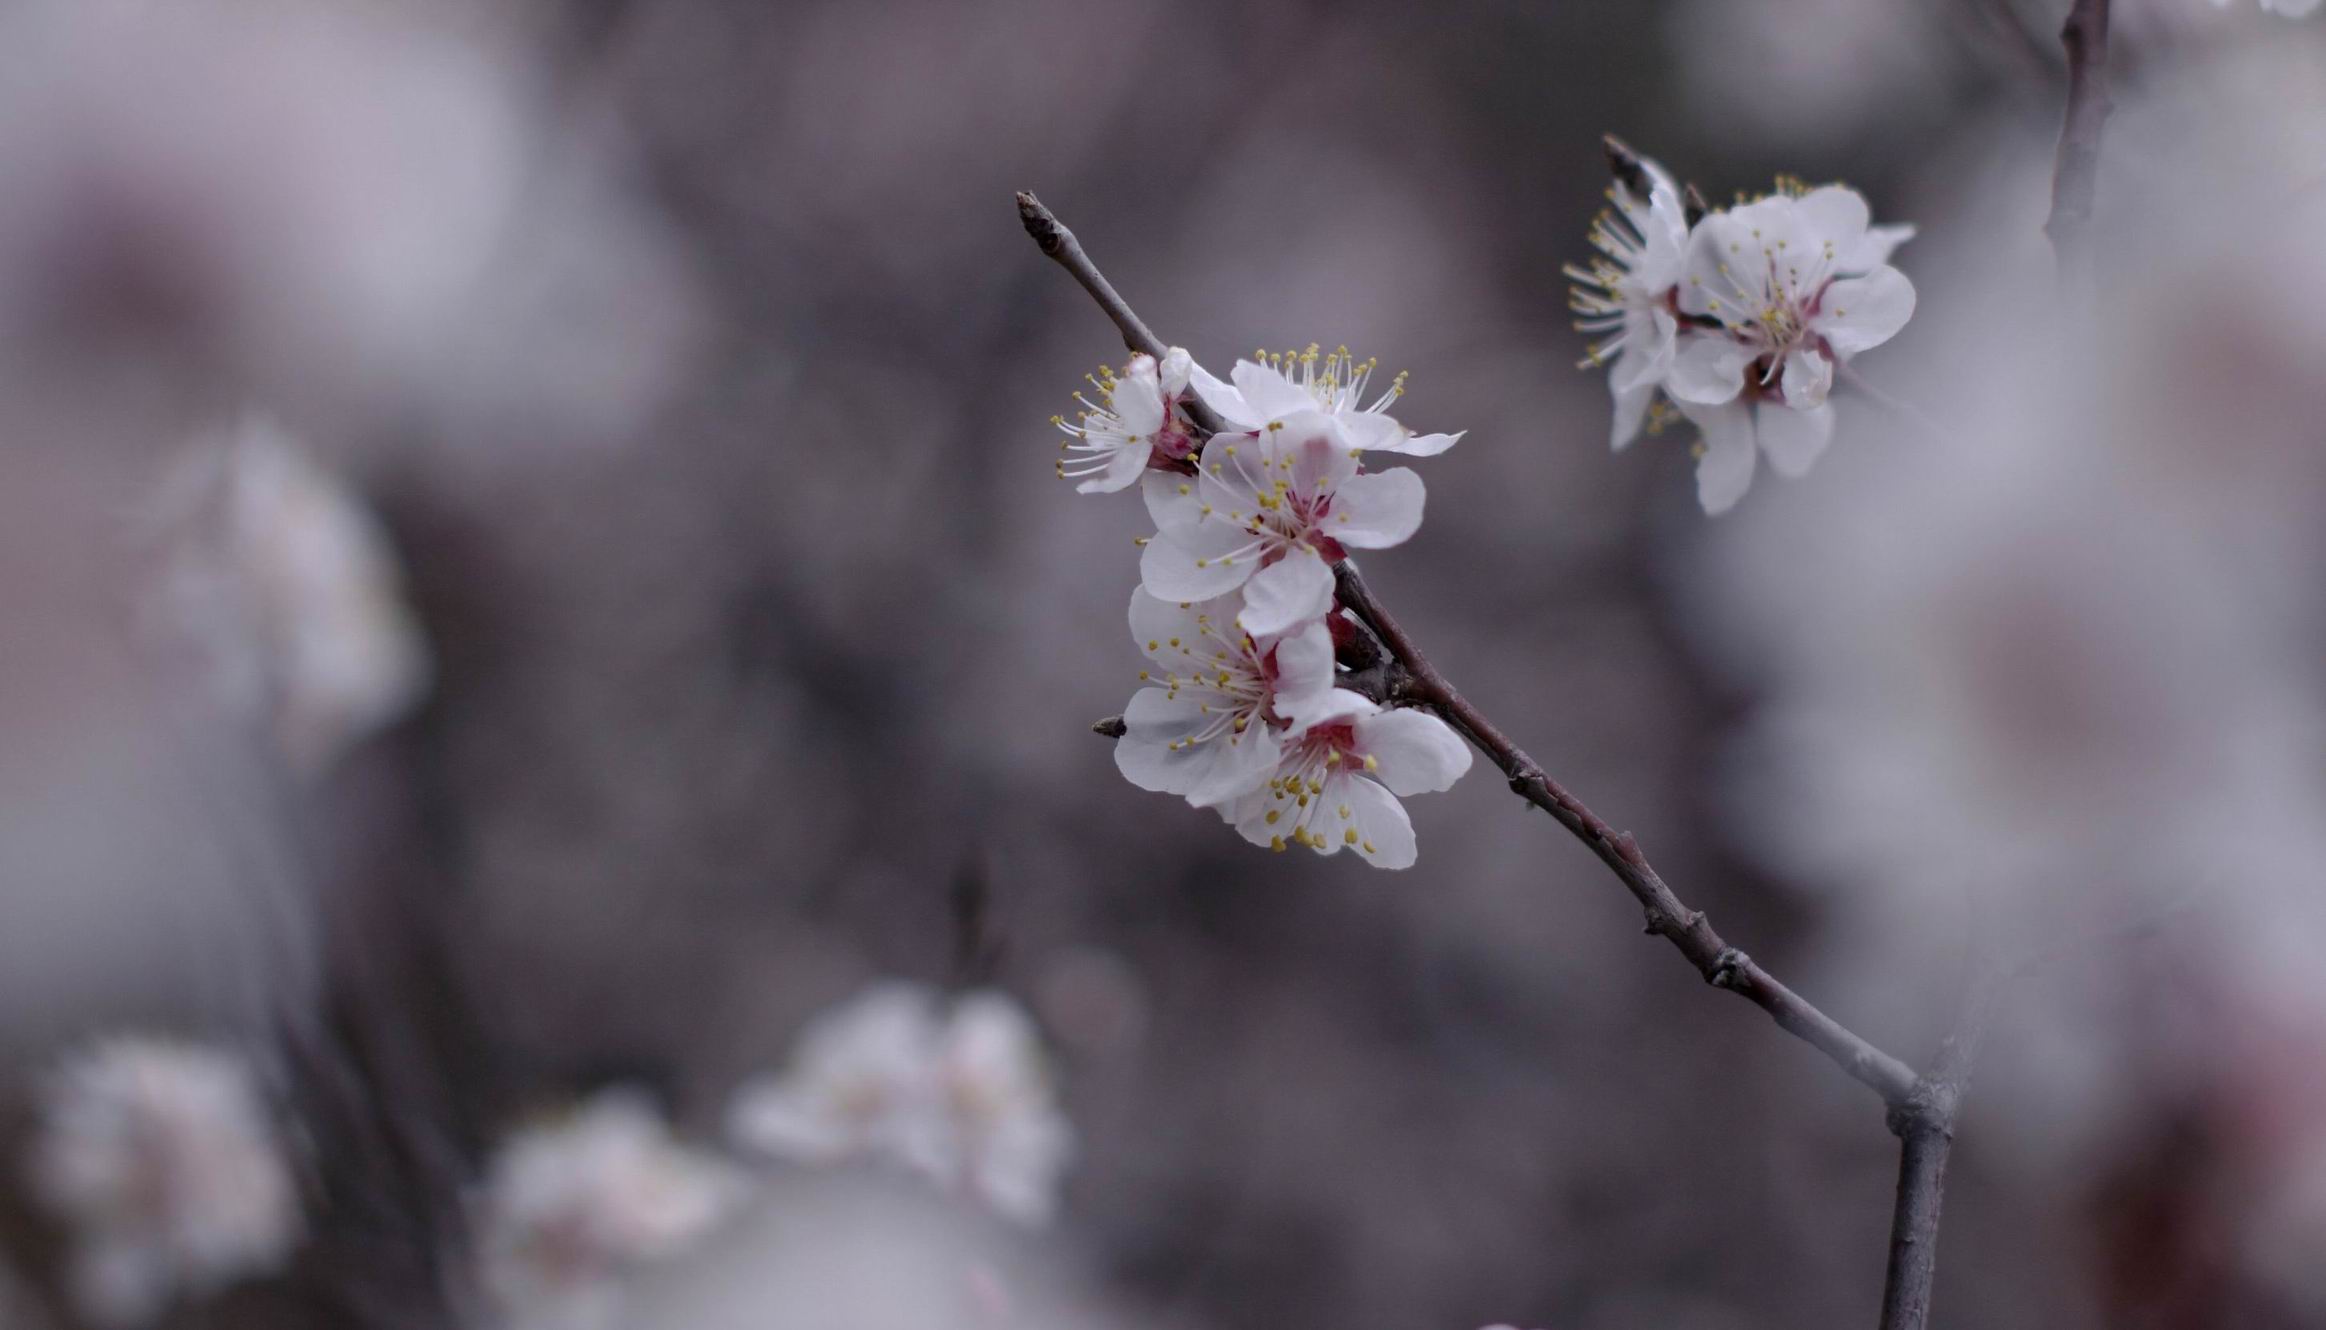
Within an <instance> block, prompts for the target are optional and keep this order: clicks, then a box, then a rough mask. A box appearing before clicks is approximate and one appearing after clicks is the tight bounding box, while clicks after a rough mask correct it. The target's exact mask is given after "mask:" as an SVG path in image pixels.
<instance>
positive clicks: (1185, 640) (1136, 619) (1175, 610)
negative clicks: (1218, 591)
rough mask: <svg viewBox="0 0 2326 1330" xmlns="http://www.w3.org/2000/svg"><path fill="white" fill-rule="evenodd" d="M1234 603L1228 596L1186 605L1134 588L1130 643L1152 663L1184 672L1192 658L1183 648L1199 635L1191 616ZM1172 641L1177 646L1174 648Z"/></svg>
mask: <svg viewBox="0 0 2326 1330" xmlns="http://www.w3.org/2000/svg"><path fill="white" fill-rule="evenodd" d="M1235 604H1236V601H1235V600H1234V599H1233V598H1232V597H1224V596H1223V597H1221V598H1220V599H1219V600H1217V601H1203V602H1198V603H1195V604H1186V603H1183V602H1180V601H1176V600H1159V599H1157V598H1156V597H1154V596H1152V595H1149V594H1148V592H1147V589H1146V588H1145V587H1135V588H1133V589H1132V591H1131V606H1130V616H1129V617H1130V621H1131V640H1132V641H1133V642H1136V643H1137V644H1138V646H1139V650H1141V651H1144V652H1146V653H1147V658H1148V659H1150V660H1152V661H1154V662H1155V663H1156V664H1158V665H1162V666H1164V667H1166V668H1169V669H1185V668H1187V667H1188V661H1189V660H1190V659H1192V656H1191V655H1190V653H1189V652H1188V651H1187V650H1186V647H1187V645H1189V644H1191V643H1192V642H1193V641H1195V640H1196V639H1198V638H1200V637H1201V636H1202V632H1201V629H1200V628H1199V627H1198V626H1197V624H1196V620H1195V616H1196V615H1197V614H1199V613H1207V612H1211V608H1212V607H1213V606H1215V605H1227V606H1231V607H1233V606H1234V605H1235ZM1228 612H1229V614H1231V615H1232V614H1234V613H1235V611H1234V609H1233V608H1231V609H1230V610H1229V611H1228ZM1174 639H1176V640H1177V642H1178V643H1179V644H1180V645H1178V646H1174V645H1173V641H1174Z"/></svg>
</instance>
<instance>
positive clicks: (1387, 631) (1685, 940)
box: [1017, 192, 1920, 1108]
mask: <svg viewBox="0 0 2326 1330" xmlns="http://www.w3.org/2000/svg"><path fill="white" fill-rule="evenodd" d="M1017 198H1018V214H1019V217H1020V219H1021V220H1022V221H1023V222H1024V224H1025V227H1026V232H1027V234H1028V235H1030V236H1032V237H1033V239H1034V241H1035V243H1036V244H1037V245H1039V246H1040V247H1041V249H1042V252H1043V253H1045V254H1047V255H1049V256H1050V257H1051V258H1053V259H1055V260H1057V261H1058V263H1059V265H1060V266H1062V267H1064V268H1065V269H1066V270H1067V271H1068V272H1070V273H1072V274H1073V275H1074V278H1075V280H1076V281H1078V282H1080V283H1081V284H1082V286H1083V289H1085V290H1087V291H1089V292H1090V293H1091V296H1092V297H1093V298H1094V299H1095V300H1097V302H1098V304H1099V308H1100V309H1102V310H1103V311H1105V313H1106V315H1107V317H1108V318H1110V319H1111V320H1113V321H1114V324H1115V327H1116V328H1117V329H1118V330H1120V331H1121V333H1122V335H1123V340H1124V342H1125V344H1126V345H1128V346H1129V347H1130V348H1131V349H1132V350H1134V351H1139V352H1143V353H1145V354H1147V355H1149V356H1154V357H1156V358H1158V359H1160V358H1162V357H1163V356H1164V355H1165V354H1166V351H1167V348H1165V347H1164V345H1163V344H1162V343H1161V342H1160V341H1158V340H1157V339H1156V337H1155V335H1154V333H1153V332H1151V331H1150V330H1149V329H1148V328H1147V325H1146V324H1145V323H1144V322H1142V321H1141V320H1140V319H1139V317H1138V315H1137V314H1136V313H1134V312H1133V311H1132V310H1131V308H1130V306H1129V304H1128V303H1127V302H1125V301H1124V300H1123V298H1122V296H1121V295H1120V294H1119V293H1118V292H1117V291H1116V290H1115V289H1114V285H1113V284H1112V283H1111V282H1109V281H1107V279H1106V277H1105V276H1104V275H1103V274H1102V273H1100V272H1099V270H1098V268H1097V265H1095V264H1094V263H1092V262H1091V259H1090V256H1089V255H1088V254H1086V253H1085V252H1084V251H1083V249H1082V246H1081V245H1080V244H1079V243H1077V242H1076V241H1075V239H1074V233H1073V232H1071V231H1069V230H1068V229H1067V228H1066V227H1065V225H1064V224H1063V223H1061V222H1059V220H1058V219H1057V217H1056V216H1055V215H1054V214H1052V213H1051V212H1050V210H1049V209H1048V208H1045V207H1043V206H1042V204H1041V202H1040V201H1039V200H1037V199H1036V198H1035V197H1034V196H1033V195H1032V194H1029V193H1023V192H1021V193H1019V195H1018V196H1017ZM1192 405H1200V404H1192ZM1197 423H1198V424H1199V425H1205V427H1206V428H1210V427H1211V426H1210V425H1207V424H1206V423H1205V422H1204V421H1203V420H1202V419H1201V418H1200V417H1198V419H1197ZM1333 577H1334V583H1335V589H1336V595H1337V599H1338V601H1339V603H1340V604H1341V606H1342V607H1344V608H1345V609H1347V610H1348V611H1349V613H1350V614H1352V615H1354V616H1355V617H1356V619H1357V620H1358V621H1359V622H1360V623H1362V624H1363V625H1364V626H1365V627H1366V629H1368V630H1369V631H1370V632H1371V633H1372V634H1373V636H1374V637H1375V638H1376V639H1378V641H1379V643H1380V645H1381V646H1382V647H1383V648H1385V649H1386V652H1387V657H1388V658H1387V660H1386V661H1384V662H1381V663H1380V665H1379V666H1378V667H1377V668H1378V669H1379V671H1380V672H1379V674H1378V676H1377V677H1378V679H1379V682H1378V684H1377V685H1376V686H1377V687H1378V688H1379V689H1380V690H1381V692H1382V695H1383V696H1382V697H1381V699H1379V700H1384V701H1387V702H1389V703H1390V704H1392V705H1403V706H1408V707H1419V708H1423V709H1426V710H1427V711H1429V712H1431V713H1433V714H1435V715H1437V716H1438V717H1439V718H1440V719H1442V720H1444V721H1445V722H1447V723H1448V724H1450V725H1452V726H1453V727H1454V728H1455V729H1456V730H1457V731H1459V732H1460V733H1461V734H1462V735H1463V737H1465V738H1466V739H1468V740H1469V741H1470V743H1471V744H1473V745H1474V746H1476V748H1477V749H1478V750H1479V751H1480V752H1482V753H1484V754H1485V755H1486V756H1487V757H1488V758H1489V759H1491V760H1492V761H1493V762H1494V764H1495V765H1496V766H1497V767H1499V768H1500V769H1501V770H1502V773H1503V775H1504V776H1505V777H1507V778H1508V779H1509V781H1510V786H1511V789H1512V790H1513V791H1514V792H1516V793H1517V794H1518V795H1519V796H1520V797H1521V798H1523V799H1525V800H1526V801H1527V802H1529V803H1531V804H1534V805H1535V806H1536V807H1538V808H1541V809H1542V810H1543V811H1545V812H1547V813H1549V814H1550V815H1551V816H1552V817H1553V818H1555V819H1557V820H1558V822H1559V824H1560V825H1561V826H1564V827H1566V828H1567V830H1568V831H1569V832H1571V833H1573V834H1574V835H1575V836H1576V837H1577V838H1578V839H1580V840H1581V841H1583V843H1584V844H1585V845H1587V846H1589V847H1590V849H1591V851H1592V853H1594V854H1596V855H1598V856H1599V858H1600V861H1601V862H1603V863H1605V864H1606V865H1607V866H1608V868H1609V869H1610V870H1611V871H1612V872H1613V873H1614V874H1615V876H1616V878H1617V879H1618V880H1619V881H1621V882H1622V883H1623V885H1624V887H1625V888H1626V889H1627V890H1629V891H1630V892H1631V894H1632V897H1633V899H1635V900H1636V901H1638V902H1639V904H1640V907H1641V908H1642V909H1643V910H1644V911H1646V914H1647V931H1648V932H1650V933H1654V934H1658V935H1661V936H1663V937H1664V938H1666V939H1668V940H1670V941H1671V943H1672V945H1674V946H1675V947H1677V948H1679V950H1680V953H1681V954H1682V955H1683V956H1685V957H1687V958H1688V961H1689V963H1690V964H1692V965H1694V966H1695V967H1696V969H1697V971H1698V973H1700V974H1702V975H1703V976H1704V978H1705V980H1706V981H1707V982H1709V983H1711V984H1713V985H1714V986H1715V987H1719V988H1725V989H1727V990H1729V991H1730V992H1733V993H1736V994H1738V995H1739V996H1741V997H1743V998H1745V999H1746V1000H1748V1001H1750V1002H1752V1003H1754V1004H1755V1005H1757V1006H1759V1007H1760V1008H1761V1009H1762V1010H1764V1011H1766V1012H1768V1013H1769V1015H1770V1017H1771V1018H1773V1019H1774V1020H1775V1021H1776V1022H1777V1024H1778V1025H1779V1026H1780V1027H1781V1028H1783V1029H1784V1030H1786V1031H1787V1032H1789V1033H1791V1034H1793V1035H1794V1036H1796V1037H1798V1038H1800V1039H1801V1040H1803V1041H1804V1042H1806V1043H1808V1044H1809V1045H1810V1046H1811V1047H1813V1048H1815V1049H1817V1050H1818V1051H1819V1052H1821V1053H1824V1054H1825V1055H1826V1056H1827V1057H1828V1058H1831V1059H1832V1060H1833V1061H1834V1063H1835V1064H1836V1065H1838V1066H1839V1067H1841V1069H1842V1070H1843V1071H1845V1072H1847V1073H1848V1074H1849V1075H1850V1076H1851V1077H1852V1078H1853V1079H1855V1080H1857V1081H1859V1082H1860V1083H1862V1084H1864V1085H1866V1086H1867V1087H1869V1088H1870V1089H1872V1090H1873V1091H1874V1092H1875V1093H1876V1094H1879V1095H1880V1096H1881V1097H1882V1100H1883V1102H1884V1103H1886V1104H1889V1105H1892V1106H1893V1108H1896V1107H1898V1106H1901V1105H1906V1104H1908V1103H1910V1102H1911V1101H1912V1099H1913V1097H1914V1095H1915V1094H1916V1091H1917V1089H1918V1086H1919V1084H1920V1083H1919V1082H1918V1080H1917V1078H1916V1076H1915V1074H1914V1071H1913V1069H1912V1068H1910V1067H1908V1066H1907V1065H1906V1064H1905V1063H1903V1062H1901V1061H1899V1060H1898V1059H1897V1058H1895V1057H1892V1056H1890V1055H1889V1054H1887V1053H1884V1052H1883V1051H1881V1050H1880V1049H1878V1048H1876V1047H1874V1046H1873V1045H1872V1044H1870V1043H1868V1042H1867V1041H1866V1040H1865V1039H1863V1038H1861V1037H1860V1036H1858V1035H1856V1034H1854V1033H1852V1032H1851V1031H1850V1030H1849V1029H1847V1028H1846V1027H1844V1026H1843V1025H1842V1024H1841V1023H1840V1022H1839V1021H1836V1020H1834V1019H1833V1018H1832V1017H1830V1016H1828V1015H1826V1014H1825V1013H1824V1012H1822V1011H1820V1010H1818V1009H1817V1008H1816V1007H1815V1006H1813V1005H1811V1004H1810V1003H1809V1002H1808V1001H1807V1000H1806V999H1804V998H1802V997H1801V996H1800V995H1799V994H1797V993H1795V992H1794V991H1793V990H1792V989H1790V988H1787V987H1786V986H1785V985H1784V984H1782V983H1780V982H1778V981H1777V979H1776V978H1775V977H1774V976H1772V975H1770V974H1769V972H1768V971H1767V970H1765V969H1763V968H1762V967H1761V966H1760V965H1759V964H1758V963H1757V962H1755V961H1754V960H1753V959H1752V958H1751V957H1750V956H1747V955H1746V954H1745V953H1744V952H1742V951H1740V950H1738V949H1736V948H1735V947H1732V946H1730V945H1729V944H1728V943H1727V942H1726V941H1725V940H1723V939H1722V938H1721V936H1720V934H1719V933H1718V932H1716V931H1714V929H1713V927H1712V925H1711V923H1710V921H1709V920H1707V919H1706V918H1705V915H1704V913H1703V912H1702V911H1700V910H1692V909H1690V908H1688V907H1687V906H1686V905H1685V904H1683V903H1682V902H1681V901H1680V899H1679V897H1678V896H1676V895H1674V894H1673V892H1672V889H1671V888H1670V887H1669V886H1667V885H1665V883H1664V880H1663V878H1662V877H1661V876H1659V875H1658V874H1657V873H1656V871H1655V869H1654V868H1653V867H1652V866H1651V865H1650V864H1649V863H1648V861H1647V858H1646V856H1645V855H1643V854H1641V853H1640V849H1639V846H1638V844H1637V842H1635V841H1634V840H1633V839H1632V837H1631V835H1630V834H1629V833H1627V832H1618V831H1616V830H1614V829H1613V828H1612V827H1610V826H1609V825H1608V824H1607V823H1606V822H1605V821H1604V820H1602V819H1601V818H1600V817H1599V816H1598V814H1596V813H1593V812H1592V811H1591V810H1590V809H1589V808H1587V807H1585V806H1584V805H1583V803H1582V802H1581V801H1580V800H1578V799H1576V798H1575V796H1574V795H1572V794H1570V793H1568V792H1567V790H1566V789H1565V788H1564V787H1563V786H1561V785H1560V784H1559V783H1558V782H1557V781H1556V780H1553V779H1552V778H1551V777H1550V775H1549V774H1548V773H1547V772H1545V771H1544V770H1543V768H1542V767H1541V765H1540V764H1538V763H1537V762H1536V761H1535V760H1534V759H1533V758H1532V757H1529V756H1528V755H1527V754H1526V752H1525V751H1524V750H1523V749H1521V748H1520V747H1519V746H1518V745H1517V744H1515V743H1513V742H1512V741H1511V740H1510V739H1509V737H1508V736H1506V735H1504V734H1503V733H1502V731H1501V730H1500V729H1498V728H1496V726H1495V725H1494V724H1493V722H1491V721H1490V720H1488V719H1487V718H1486V716H1485V715H1484V714H1483V713H1481V712H1480V711H1479V710H1478V709H1477V707H1476V706H1474V705H1472V704H1471V703H1470V701H1469V700H1468V699H1466V698H1464V697H1463V696H1462V694H1461V692H1460V691H1459V690H1457V689H1456V688H1455V687H1454V686H1453V685H1452V684H1451V683H1450V682H1448V681H1447V679H1446V677H1445V676H1444V675H1443V674H1440V673H1439V672H1438V670H1437V668H1436V666H1434V665H1433V664H1431V663H1430V660H1429V658H1428V657H1427V656H1426V655H1424V654H1423V653H1422V651H1421V648H1420V647H1419V646H1418V645H1416V644H1415V642H1414V641H1413V639H1412V638H1411V637H1410V636H1408V635H1407V634H1406V632H1405V630H1404V629H1403V628H1402V627H1400V626H1399V625H1398V623H1397V620H1396V619H1395V618H1394V617H1392V616H1391V615H1390V613H1389V611H1388V609H1387V608H1386V607H1384V606H1383V605H1382V604H1381V602H1380V601H1379V600H1378V599H1377V598H1375V596H1374V595H1373V592H1372V589H1371V588H1370V587H1369V586H1367V585H1366V583H1365V580H1364V577H1363V576H1362V575H1361V574H1360V573H1359V572H1358V571H1357V568H1356V565H1355V564H1354V563H1353V562H1351V561H1349V560H1347V559H1342V560H1341V561H1340V562H1338V563H1337V564H1336V565H1335V566H1334V568H1333ZM1391 667H1394V668H1391ZM1370 691H1371V690H1370V689H1369V690H1368V692H1370ZM1121 725H1122V722H1121V721H1120V720H1119V719H1112V720H1109V721H1101V722H1100V723H1099V724H1098V725H1097V726H1094V727H1093V728H1094V729H1096V730H1097V731H1098V732H1099V733H1101V734H1112V733H1120V732H1121V731H1120V726H1121Z"/></svg>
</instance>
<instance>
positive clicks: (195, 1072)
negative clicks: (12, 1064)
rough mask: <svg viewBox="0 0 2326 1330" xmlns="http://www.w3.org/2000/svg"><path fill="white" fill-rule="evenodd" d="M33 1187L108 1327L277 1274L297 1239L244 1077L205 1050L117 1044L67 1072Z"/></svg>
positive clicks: (278, 1157) (52, 1092)
mask: <svg viewBox="0 0 2326 1330" xmlns="http://www.w3.org/2000/svg"><path fill="white" fill-rule="evenodd" d="M29 1180H30V1183H31V1186H32V1190H33V1193H34V1195H35V1196H37V1197H38V1198H39V1199H40V1201H41V1202H42V1203H43V1204H44V1205H46V1206H47V1207H48V1208H49V1209H50V1210H51V1211H53V1212H54V1213H55V1214H56V1215H57V1216H58V1217H59V1218H61V1219H63V1220H64V1221H65V1222H66V1224H67V1225H68V1227H69V1228H70V1230H71V1235H72V1257H71V1266H70V1283H71V1290H72V1294H73V1298H74V1301H75V1302H76V1304H77V1305H78V1306H79V1308H80V1310H81V1311H82V1313H83V1314H84V1315H86V1316H87V1317H88V1318H89V1319H91V1320H92V1321H96V1322H99V1323H102V1324H105V1325H134V1324H139V1323H142V1322H146V1321H150V1320H152V1319H154V1318H155V1317H156V1316H158V1315H159V1314H160V1313H161V1312H162V1310H163V1309H164V1308H165V1307H166V1306H167V1305H168V1304H169V1303H170V1302H171V1301H172V1300H173V1299H174V1298H176V1297H178V1296H180V1295H197V1296H198V1295H202V1294H206V1293H209V1292H213V1291H215V1290H217V1289H219V1288H223V1287H225V1286H226V1285H228V1284H231V1283H234V1282H236V1281H238V1280H241V1279H244V1278H248V1277H251V1276H255V1275H263V1274H266V1273H270V1272H272V1271H274V1270H277V1269H279V1268H280V1267H281V1266H282V1264H283V1262H284V1261H285V1259H286V1258H287V1257H288V1256H289V1255H290V1252H291V1250H292V1248H293V1247H294V1246H295V1245H296V1243H297V1242H298V1239H299V1235H300V1229H301V1223H300V1215H299V1201H298V1191H297V1187H296V1185H295V1183H294V1181H293V1178H292V1171H291V1164H290V1161H289V1158H288V1157H287V1155H286V1154H285V1151H284V1148H283V1141H282V1138H281V1136H280V1134H279V1133H278V1131H277V1129H276V1126H275V1124H274V1122H273V1120H272V1118H271V1117H270V1115H269V1112H268V1109H267V1105H266V1102H265V1100H264V1098H263V1097H262V1095H261V1094H260V1092H259V1089H258V1086H257V1085H256V1084H255V1083H254V1081H253V1078H252V1075H251V1072H250V1069H249V1067H248V1066H247V1065H246V1064H245V1063H243V1062H242V1061H241V1060H240V1059H239V1058H237V1057H235V1056H234V1055H232V1054H229V1053H225V1052H222V1051H219V1050H217V1049H212V1048H205V1047H201V1046H198V1045H193V1044H184V1043H176V1042H171V1041H165V1040H160V1039H149V1038H116V1039H112V1040H108V1041H106V1042H104V1043H102V1044H99V1045H97V1046H96V1047H94V1048H92V1049H90V1050H89V1051H88V1052H86V1053H84V1054H82V1055H80V1056H78V1057H76V1058H75V1059H73V1060H72V1061H70V1062H68V1063H67V1064H66V1065H65V1066H64V1067H63V1068H61V1069H60V1070H59V1071H58V1073H57V1074H56V1075H55V1077H54V1078H53V1079H52V1080H51V1081H50V1082H49V1084H48V1085H47V1087H46V1091H45V1093H44V1094H43V1096H42V1100H41V1105H40V1125H39V1130H38V1133H37V1136H36V1138H35V1140H34V1142H33V1146H32V1156H31V1159H30V1169H29Z"/></svg>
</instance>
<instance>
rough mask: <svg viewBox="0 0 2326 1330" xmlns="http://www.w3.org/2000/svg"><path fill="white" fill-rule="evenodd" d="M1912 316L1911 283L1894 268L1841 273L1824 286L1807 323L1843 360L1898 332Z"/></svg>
mask: <svg viewBox="0 0 2326 1330" xmlns="http://www.w3.org/2000/svg"><path fill="white" fill-rule="evenodd" d="M1913 316H1914V283H1912V282H1909V281H1907V280H1906V274H1904V273H1902V272H1900V271H1898V270H1897V269H1896V268H1888V267H1884V268H1876V269H1874V270H1873V271H1872V272H1869V273H1867V274H1866V275H1865V276H1863V277H1844V278H1842V279H1841V280H1840V281H1838V282H1835V283H1834V284H1833V285H1831V286H1828V287H1826V288H1825V298H1824V299H1823V300H1822V301H1821V302H1819V305H1818V310H1817V317H1816V318H1815V319H1813V320H1811V324H1810V326H1811V327H1813V328H1815V329H1816V330H1817V332H1818V334H1819V335H1820V336H1822V337H1824V338H1825V340H1826V342H1827V344H1829V345H1830V346H1832V347H1833V353H1834V354H1835V355H1837V356H1840V357H1841V358H1842V359H1844V360H1847V359H1849V358H1850V357H1851V356H1854V355H1856V354H1857V353H1858V352H1860V351H1865V350H1869V349H1871V348H1873V347H1877V346H1880V345H1881V344H1882V343H1884V342H1887V341H1889V340H1890V339H1891V338H1892V337H1895V336H1897V335H1898V330H1899V329H1900V328H1903V327H1905V326H1906V320H1908V319H1910V318H1912V317H1913Z"/></svg>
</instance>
